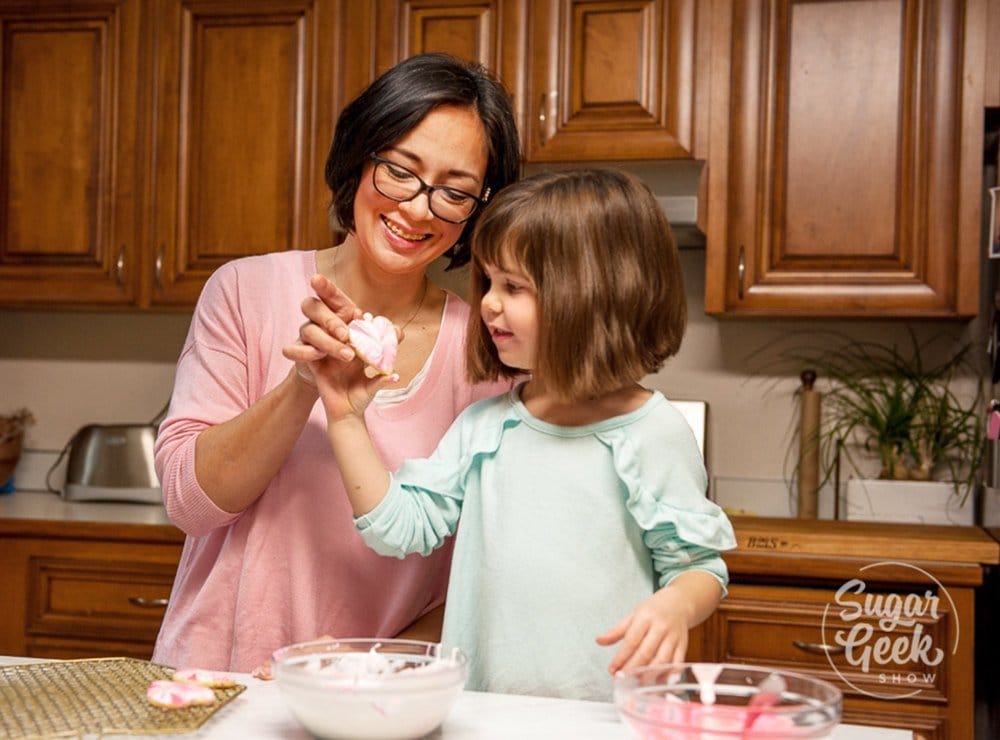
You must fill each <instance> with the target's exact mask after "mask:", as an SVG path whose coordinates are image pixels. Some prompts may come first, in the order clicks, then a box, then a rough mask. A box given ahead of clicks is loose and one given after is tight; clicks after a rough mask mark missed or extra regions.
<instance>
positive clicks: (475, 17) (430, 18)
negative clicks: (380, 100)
mask: <svg viewBox="0 0 1000 740" xmlns="http://www.w3.org/2000/svg"><path fill="white" fill-rule="evenodd" d="M374 8H375V13H374V16H373V18H372V19H371V23H372V29H373V31H374V34H375V37H376V41H375V46H374V49H373V50H372V58H373V59H374V62H375V63H374V66H373V68H372V69H371V70H370V73H369V75H368V76H367V78H366V79H364V80H359V81H358V83H359V84H356V85H354V86H353V87H352V88H350V90H351V91H352V92H354V93H357V92H360V89H361V88H362V87H363V86H364V85H365V84H367V83H368V82H370V81H371V80H372V79H374V78H375V77H376V76H378V75H380V74H382V73H383V72H385V71H387V70H388V69H389V68H390V67H392V66H393V65H394V64H396V63H397V62H400V61H402V60H403V59H406V58H407V57H411V56H413V55H415V54H422V53H425V52H444V53H445V54H451V55H452V56H455V57H458V58H459V59H468V60H470V61H473V62H479V63H480V64H482V65H483V66H485V67H487V68H489V69H491V70H493V71H494V72H495V73H496V74H497V75H498V76H499V77H500V79H501V80H502V81H503V84H504V86H505V87H506V88H507V91H508V92H509V93H510V94H511V97H512V98H513V101H514V108H515V115H516V116H517V118H518V121H517V123H518V129H519V130H521V131H522V132H523V131H524V115H525V111H524V105H523V97H524V75H525V69H526V64H525V60H526V59H527V58H528V52H527V51H526V47H525V43H526V38H527V31H526V25H527V15H526V10H525V0H479V1H475V0H377V2H376V3H375V6H374ZM359 50H360V49H359Z"/></svg>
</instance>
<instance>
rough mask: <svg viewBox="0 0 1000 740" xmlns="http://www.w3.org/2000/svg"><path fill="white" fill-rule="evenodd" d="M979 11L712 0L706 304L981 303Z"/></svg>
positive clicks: (727, 310)
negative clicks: (710, 131) (712, 50)
mask: <svg viewBox="0 0 1000 740" xmlns="http://www.w3.org/2000/svg"><path fill="white" fill-rule="evenodd" d="M985 18H986V15H985V6H984V3H983V1H982V0H966V1H965V2H961V1H956V2H932V1H931V0H910V1H905V0H871V1H865V0H850V1H844V2H831V1H829V0H823V1H822V2H818V1H814V0H774V1H773V2H764V1H763V0H746V2H743V1H740V2H729V1H726V0H723V1H722V2H718V3H717V4H716V17H715V19H714V33H715V41H716V44H715V49H716V52H717V53H715V54H714V55H713V60H712V65H713V73H712V140H711V142H710V149H711V158H710V162H709V167H708V178H709V179H708V194H709V198H708V233H707V248H706V275H705V280H706V285H705V308H706V311H708V312H709V313H718V314H723V313H724V314H752V315H782V316H788V315H802V316H826V315H836V316H873V315H876V316H893V317H970V316H974V315H976V314H977V312H978V310H979V260H980V255H979V249H980V247H979V243H980V200H981V197H982V196H981V192H980V189H981V179H982V177H981V159H982V144H983V120H982V116H983V70H984V64H985V27H986V24H985Z"/></svg>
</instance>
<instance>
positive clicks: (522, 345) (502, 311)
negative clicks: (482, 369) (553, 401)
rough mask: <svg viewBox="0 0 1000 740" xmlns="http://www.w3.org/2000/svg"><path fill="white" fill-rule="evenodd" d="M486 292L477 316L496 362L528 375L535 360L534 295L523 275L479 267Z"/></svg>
mask: <svg viewBox="0 0 1000 740" xmlns="http://www.w3.org/2000/svg"><path fill="white" fill-rule="evenodd" d="M483 272H484V273H485V276H486V279H487V281H488V289H487V291H486V292H485V293H484V294H483V300H482V301H481V303H480V315H481V316H482V318H483V323H485V324H486V328H487V329H488V330H489V333H490V337H491V338H492V339H493V344H494V346H496V348H497V353H498V354H499V355H500V360H501V362H503V364H505V365H507V366H508V367H514V368H517V369H519V370H526V371H530V370H533V369H534V368H535V361H536V358H537V356H538V293H537V292H536V291H535V286H534V283H533V282H532V280H531V279H530V278H529V277H528V276H526V275H524V274H523V273H521V272H519V271H517V270H514V269H513V268H511V269H507V270H504V269H501V268H499V267H497V266H495V265H483Z"/></svg>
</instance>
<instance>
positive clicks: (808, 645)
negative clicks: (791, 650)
mask: <svg viewBox="0 0 1000 740" xmlns="http://www.w3.org/2000/svg"><path fill="white" fill-rule="evenodd" d="M792 644H793V645H794V646H795V647H797V648H798V649H799V650H802V651H805V652H807V653H813V654H815V655H838V654H840V653H842V652H844V650H845V649H846V648H842V647H837V646H836V645H827V644H825V643H822V642H802V640H792Z"/></svg>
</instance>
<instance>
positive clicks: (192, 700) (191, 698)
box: [146, 680, 215, 709]
mask: <svg viewBox="0 0 1000 740" xmlns="http://www.w3.org/2000/svg"><path fill="white" fill-rule="evenodd" d="M146 698H147V699H148V700H149V702H150V703H151V704H155V705H156V706H158V707H165V708H166V709H182V708H183V707H189V706H191V705H193V704H214V703H215V692H214V691H212V689H210V688H209V687H208V686H201V685H199V684H196V683H188V682H186V681H164V680H160V681H153V682H152V683H151V684H149V688H147V689H146Z"/></svg>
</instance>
